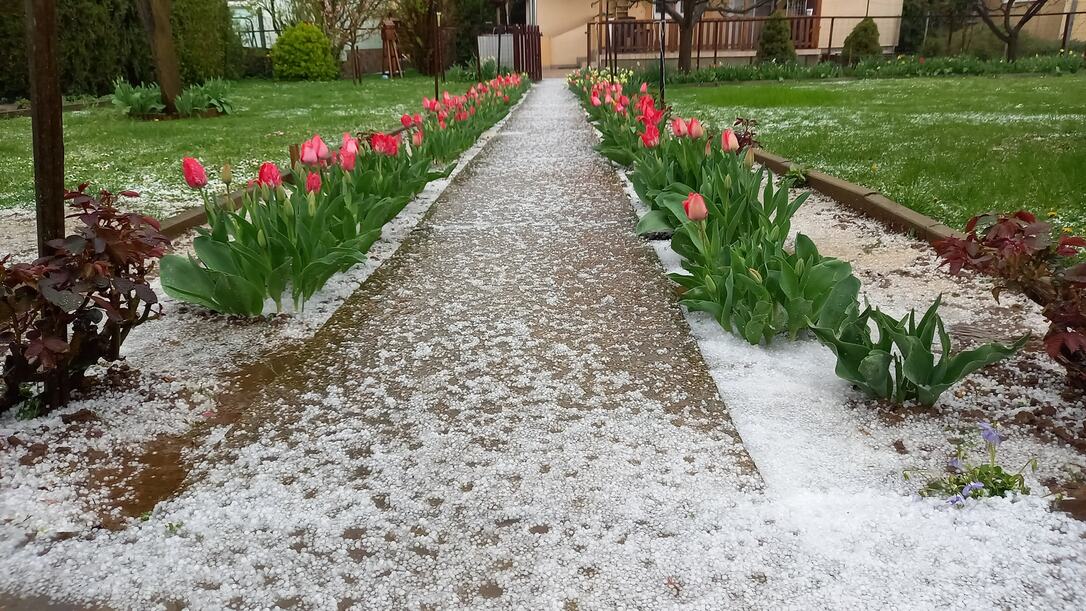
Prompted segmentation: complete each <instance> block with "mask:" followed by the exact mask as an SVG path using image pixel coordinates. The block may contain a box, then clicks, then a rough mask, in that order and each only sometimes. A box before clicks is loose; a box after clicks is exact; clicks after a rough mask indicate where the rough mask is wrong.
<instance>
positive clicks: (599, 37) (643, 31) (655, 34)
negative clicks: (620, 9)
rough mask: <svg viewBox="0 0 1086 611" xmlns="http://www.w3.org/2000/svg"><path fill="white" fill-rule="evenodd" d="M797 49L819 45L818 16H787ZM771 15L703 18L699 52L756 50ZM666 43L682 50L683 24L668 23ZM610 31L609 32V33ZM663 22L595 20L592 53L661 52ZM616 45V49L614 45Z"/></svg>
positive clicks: (590, 44) (696, 39) (698, 32)
mask: <svg viewBox="0 0 1086 611" xmlns="http://www.w3.org/2000/svg"><path fill="white" fill-rule="evenodd" d="M787 19H788V23H789V27H790V28H791V30H792V43H793V44H794V45H795V47H796V49H816V48H818V34H819V20H820V18H819V17H817V16H805V15H804V16H792V17H787ZM768 20H769V17H735V18H729V19H703V20H701V21H699V22H698V24H697V26H695V29H694V40H693V45H694V46H693V50H694V53H695V54H698V53H703V54H712V53H718V52H720V51H752V50H755V49H757V48H758V39H759V38H760V37H761V35H762V28H764V27H765V23H766V21H768ZM666 27H667V31H666V33H665V34H666V45H667V51H668V52H669V53H675V52H678V50H679V26H678V24H677V23H675V22H673V21H669V22H667V26H666ZM608 33H609V35H608ZM659 41H660V22H659V21H653V20H647V19H620V20H615V21H611V22H609V23H608V22H601V21H592V22H589V24H588V50H589V56H590V57H594V56H596V55H597V54H600V55H606V54H607V53H608V52H615V53H619V54H628V53H657V52H659V50H660V42H659ZM612 47H613V48H612Z"/></svg>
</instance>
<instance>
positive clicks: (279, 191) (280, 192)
mask: <svg viewBox="0 0 1086 611" xmlns="http://www.w3.org/2000/svg"><path fill="white" fill-rule="evenodd" d="M275 197H276V198H278V199H285V200H287V201H290V198H289V197H287V190H286V189H284V188H283V185H279V186H278V187H276V188H275Z"/></svg>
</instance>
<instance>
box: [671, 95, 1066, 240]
mask: <svg viewBox="0 0 1086 611" xmlns="http://www.w3.org/2000/svg"><path fill="white" fill-rule="evenodd" d="M668 97H669V99H668V102H670V103H672V104H674V106H675V108H676V110H677V112H680V113H681V114H683V115H685V116H688V115H694V116H698V117H702V118H705V119H708V120H710V121H711V122H712V124H713V125H715V126H721V125H724V124H725V123H730V122H731V120H732V119H734V118H735V116H737V115H738V116H745V117H752V118H755V119H758V121H759V122H760V133H761V136H760V140H761V142H762V146H763V147H765V148H766V149H767V150H769V151H772V152H774V153H777V154H780V155H783V156H785V157H787V158H789V159H791V160H793V161H796V162H799V163H802V164H805V165H806V166H807V167H809V168H811V169H818V170H822V171H825V172H827V173H829V174H833V175H835V176H838V177H841V178H844V179H846V180H850V181H852V182H856V183H859V184H862V185H865V186H868V187H871V188H872V189H876V190H878V191H880V192H882V193H884V194H885V195H887V196H888V197H890V198H891V199H894V200H896V201H899V202H901V203H902V204H904V205H906V206H909V207H911V208H913V209H915V210H918V211H920V212H923V213H924V214H928V215H930V216H932V217H934V218H936V219H939V220H941V221H943V222H944V223H946V224H948V225H950V226H952V227H955V228H958V227H961V226H962V224H963V223H964V222H965V221H966V220H967V219H968V218H969V217H970V216H972V215H973V214H976V213H979V212H985V211H988V210H1017V209H1019V208H1028V209H1031V210H1034V211H1036V212H1038V213H1039V214H1042V215H1051V214H1055V215H1056V217H1057V218H1056V222H1058V223H1060V224H1061V225H1064V226H1071V227H1074V228H1076V229H1077V230H1083V229H1086V76H1083V75H1076V76H1062V77H1057V76H1003V77H961V78H935V79H926V78H925V79H902V80H894V79H887V80H855V81H836V82H789V83H768V84H767V83H757V84H734V85H722V86H718V87H713V88H704V87H692V86H683V87H675V88H673V89H671V90H670V92H669V96H668Z"/></svg>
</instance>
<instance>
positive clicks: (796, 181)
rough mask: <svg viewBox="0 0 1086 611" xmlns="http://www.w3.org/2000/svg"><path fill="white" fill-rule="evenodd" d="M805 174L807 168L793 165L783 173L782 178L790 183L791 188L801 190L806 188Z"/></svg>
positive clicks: (796, 164)
mask: <svg viewBox="0 0 1086 611" xmlns="http://www.w3.org/2000/svg"><path fill="white" fill-rule="evenodd" d="M807 172H808V170H807V166H805V165H801V164H798V163H794V164H792V165H791V166H790V167H789V168H788V171H787V172H785V173H784V177H785V178H786V179H788V180H790V181H792V186H793V187H795V188H803V187H806V186H807Z"/></svg>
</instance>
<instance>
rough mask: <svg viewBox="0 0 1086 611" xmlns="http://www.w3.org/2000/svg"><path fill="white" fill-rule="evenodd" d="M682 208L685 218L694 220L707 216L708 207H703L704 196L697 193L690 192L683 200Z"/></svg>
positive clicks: (702, 219) (703, 218) (700, 219)
mask: <svg viewBox="0 0 1086 611" xmlns="http://www.w3.org/2000/svg"><path fill="white" fill-rule="evenodd" d="M683 210H685V211H686V218H688V219H690V220H692V221H694V222H695V223H696V222H698V221H704V220H705V219H706V218H707V217H708V216H709V209H708V208H706V207H705V198H704V197H702V196H701V195H700V194H698V193H691V194H690V195H688V196H687V197H686V199H684V200H683Z"/></svg>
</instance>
